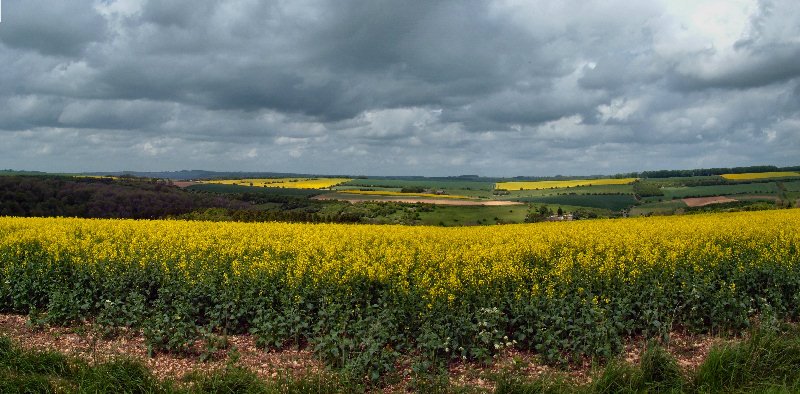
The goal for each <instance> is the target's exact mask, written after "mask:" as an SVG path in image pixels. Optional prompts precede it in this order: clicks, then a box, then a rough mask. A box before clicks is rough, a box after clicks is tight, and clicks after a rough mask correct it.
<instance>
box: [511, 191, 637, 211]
mask: <svg viewBox="0 0 800 394" xmlns="http://www.w3.org/2000/svg"><path fill="white" fill-rule="evenodd" d="M518 200H519V201H525V202H532V203H538V204H549V205H559V204H561V205H569V206H578V207H590V208H602V209H608V210H610V211H619V210H622V209H627V208H629V207H631V206H632V205H634V204H636V199H635V198H633V196H632V195H630V194H612V195H589V194H567V195H561V196H543V197H528V198H520V199H518Z"/></svg>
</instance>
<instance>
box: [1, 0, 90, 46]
mask: <svg viewBox="0 0 800 394" xmlns="http://www.w3.org/2000/svg"><path fill="white" fill-rule="evenodd" d="M3 7H4V9H3V11H4V14H5V16H6V18H5V20H3V23H1V24H0V42H2V43H3V44H4V45H6V46H9V47H12V48H19V49H28V50H34V51H38V52H40V53H42V54H46V55H60V56H78V55H80V54H81V52H82V51H83V50H84V49H85V48H86V46H87V45H90V44H91V43H93V42H97V41H100V40H103V39H105V37H104V36H105V34H106V25H105V19H103V18H102V17H101V16H100V15H98V14H97V12H95V11H94V8H93V7H92V1H89V0H74V1H73V0H71V1H48V0H11V1H8V0H7V1H5V2H4V3H3Z"/></svg>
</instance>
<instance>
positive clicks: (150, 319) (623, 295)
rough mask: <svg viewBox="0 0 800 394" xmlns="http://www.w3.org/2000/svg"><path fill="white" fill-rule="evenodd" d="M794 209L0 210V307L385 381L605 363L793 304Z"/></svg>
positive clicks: (778, 313) (797, 266) (160, 346)
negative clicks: (414, 220) (223, 343)
mask: <svg viewBox="0 0 800 394" xmlns="http://www.w3.org/2000/svg"><path fill="white" fill-rule="evenodd" d="M798 223H800V210H797V209H787V210H773V211H760V212H741V213H730V214H710V215H704V214H700V215H690V216H672V217H656V218H636V219H625V220H596V221H578V222H569V223H540V224H529V225H505V226H492V227H462V228H438V227H426V226H418V227H407V226H364V225H340V224H288V223H255V224H251V223H247V224H245V223H210V222H184V221H167V220H164V221H159V220H155V221H134V220H99V219H66V218H13V217H2V218H0V310H1V311H2V312H14V313H24V314H30V315H31V319H35V320H37V321H43V322H47V323H51V324H67V325H68V324H72V323H77V322H81V321H84V320H90V321H93V322H94V323H95V324H98V325H100V326H104V327H108V328H110V329H113V328H114V327H120V326H130V327H132V328H134V329H137V330H141V331H142V332H143V334H144V336H145V341H146V343H147V345H148V347H149V348H150V349H152V350H153V351H170V352H184V351H187V350H188V349H190V348H191V347H192V346H194V345H195V342H196V341H197V340H198V339H202V338H206V337H208V335H210V334H214V333H216V334H223V333H227V334H234V333H251V334H253V335H254V336H255V337H256V338H257V340H258V343H259V344H260V345H261V346H264V347H265V348H268V349H281V348H285V347H287V346H299V347H308V348H310V349H313V351H314V352H316V354H318V355H319V356H320V358H321V359H322V360H324V361H326V362H327V363H329V364H330V365H333V366H335V367H344V368H356V369H358V368H360V369H363V370H364V371H365V373H367V372H368V373H369V374H372V375H380V374H382V373H384V372H386V371H388V370H391V369H392V368H394V366H395V362H396V360H397V359H398V357H401V356H403V355H414V356H419V357H428V358H434V359H440V360H441V359H451V358H453V359H456V358H457V359H462V358H468V359H489V358H490V357H491V355H492V354H495V353H496V352H498V351H501V350H502V349H504V348H507V347H513V348H517V349H520V350H530V351H534V352H536V353H538V354H540V355H541V356H542V357H543V358H544V359H545V360H549V361H558V360H564V359H567V358H570V357H573V356H581V355H589V356H612V355H614V354H616V353H618V352H620V351H621V350H622V348H623V343H624V340H625V339H626V338H629V337H632V336H637V335H645V336H652V337H655V336H661V335H666V334H667V333H668V332H670V331H671V330H675V329H689V330H697V331H703V332H708V331H713V332H719V331H720V330H740V329H743V328H745V327H747V326H748V325H749V324H750V322H751V321H752V319H753V318H754V317H758V316H760V315H763V314H768V315H769V316H770V317H778V318H797V317H798V314H800V226H798Z"/></svg>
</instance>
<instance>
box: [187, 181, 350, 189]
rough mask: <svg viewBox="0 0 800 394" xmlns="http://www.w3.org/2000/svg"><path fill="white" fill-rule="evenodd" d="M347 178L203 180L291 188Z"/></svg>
mask: <svg viewBox="0 0 800 394" xmlns="http://www.w3.org/2000/svg"><path fill="white" fill-rule="evenodd" d="M350 180H351V179H349V178H251V179H215V180H210V181H203V183H214V184H221V185H239V186H258V187H281V188H292V189H329V188H331V187H333V186H336V185H338V184H340V183H344V182H348V181H350Z"/></svg>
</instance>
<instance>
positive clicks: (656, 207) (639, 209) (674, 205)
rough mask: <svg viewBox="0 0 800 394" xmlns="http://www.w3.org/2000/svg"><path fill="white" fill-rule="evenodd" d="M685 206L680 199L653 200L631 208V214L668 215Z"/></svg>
mask: <svg viewBox="0 0 800 394" xmlns="http://www.w3.org/2000/svg"><path fill="white" fill-rule="evenodd" d="M682 208H686V204H685V203H684V202H683V201H682V200H668V201H654V202H649V203H645V204H642V205H639V206H636V207H633V208H631V212H630V214H631V216H641V215H650V214H656V215H669V214H672V213H674V212H675V211H676V210H678V209H682Z"/></svg>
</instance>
